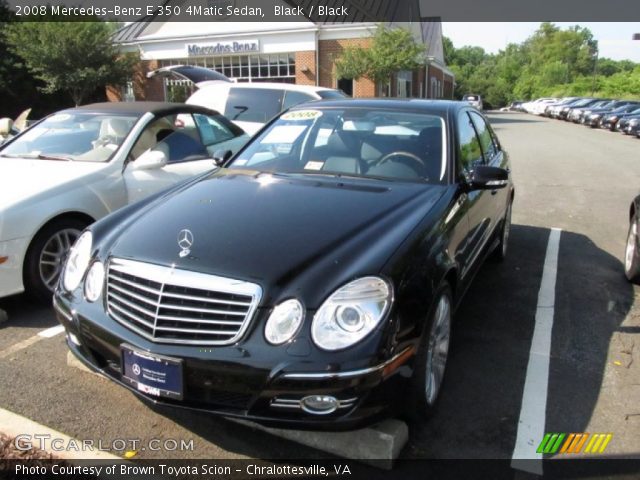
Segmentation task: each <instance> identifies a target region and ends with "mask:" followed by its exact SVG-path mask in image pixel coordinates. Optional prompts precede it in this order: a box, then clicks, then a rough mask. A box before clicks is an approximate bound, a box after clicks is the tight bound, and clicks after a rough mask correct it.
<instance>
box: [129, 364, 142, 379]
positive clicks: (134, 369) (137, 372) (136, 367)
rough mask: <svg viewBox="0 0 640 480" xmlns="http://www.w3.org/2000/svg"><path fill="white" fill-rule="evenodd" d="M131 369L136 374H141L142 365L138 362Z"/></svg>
mask: <svg viewBox="0 0 640 480" xmlns="http://www.w3.org/2000/svg"><path fill="white" fill-rule="evenodd" d="M131 370H133V373H134V374H135V375H136V376H138V375H140V366H139V365H138V364H137V363H134V364H133V366H132V367H131Z"/></svg>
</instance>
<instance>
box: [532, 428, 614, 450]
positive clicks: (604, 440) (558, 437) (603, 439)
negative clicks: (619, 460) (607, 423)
mask: <svg viewBox="0 0 640 480" xmlns="http://www.w3.org/2000/svg"><path fill="white" fill-rule="evenodd" d="M612 438H613V434H611V433H594V434H590V433H569V434H566V433H547V434H545V436H544V438H543V439H542V442H540V445H538V449H537V450H536V452H537V453H545V454H555V453H571V454H574V455H575V454H578V453H580V452H583V451H584V453H592V454H593V453H604V451H605V449H606V448H607V446H608V445H609V442H610V441H611V439H612ZM587 440H588V441H587ZM585 445H586V448H584V450H583V447H585ZM558 450H559V452H558Z"/></svg>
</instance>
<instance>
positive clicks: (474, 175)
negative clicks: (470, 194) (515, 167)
mask: <svg viewBox="0 0 640 480" xmlns="http://www.w3.org/2000/svg"><path fill="white" fill-rule="evenodd" d="M467 183H468V185H469V187H470V188H471V189H472V190H496V189H498V188H504V187H506V186H507V184H508V183H509V172H508V171H507V170H505V169H504V168H500V167H489V166H487V165H478V166H477V167H475V168H474V169H473V171H472V172H471V175H470V176H469V180H468V182H467Z"/></svg>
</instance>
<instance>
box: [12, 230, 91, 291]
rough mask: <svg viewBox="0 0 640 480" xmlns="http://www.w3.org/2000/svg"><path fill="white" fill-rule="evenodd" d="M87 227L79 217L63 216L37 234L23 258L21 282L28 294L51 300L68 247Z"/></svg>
mask: <svg viewBox="0 0 640 480" xmlns="http://www.w3.org/2000/svg"><path fill="white" fill-rule="evenodd" d="M86 227H87V222H83V221H82V220H79V219H75V218H62V219H59V220H56V221H54V222H52V223H50V224H49V225H46V226H45V227H44V228H43V229H42V230H40V231H39V232H38V233H37V234H36V236H35V237H34V239H33V241H32V242H31V245H30V246H29V250H27V255H26V258H25V262H24V272H23V282H24V286H25V290H26V291H27V293H28V294H29V295H31V296H32V297H33V298H35V299H36V300H39V301H42V302H49V301H51V297H52V296H53V291H54V290H55V287H56V285H57V283H58V279H59V278H60V274H61V273H62V268H63V266H64V261H65V260H66V258H67V255H68V253H69V249H70V248H71V246H72V245H73V244H74V242H75V241H76V240H77V239H78V237H79V236H80V234H81V233H82V231H83V230H84V229H85V228H86Z"/></svg>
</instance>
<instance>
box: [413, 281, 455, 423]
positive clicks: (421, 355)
mask: <svg viewBox="0 0 640 480" xmlns="http://www.w3.org/2000/svg"><path fill="white" fill-rule="evenodd" d="M451 305H452V295H451V288H450V287H449V285H448V284H447V283H446V282H445V283H444V284H443V285H442V286H441V287H440V289H438V293H437V294H436V296H435V302H434V305H433V308H432V311H431V313H430V315H429V321H428V323H427V325H426V328H425V331H424V333H423V335H422V339H421V340H420V347H419V349H418V354H417V355H416V359H415V362H416V366H415V368H414V373H413V378H412V380H411V389H410V396H409V399H408V404H407V414H408V416H409V417H410V418H412V419H414V420H426V419H427V418H429V417H431V416H432V415H433V413H434V411H435V408H436V406H437V402H438V399H439V398H440V392H441V391H442V385H443V381H444V374H445V371H446V366H447V360H448V357H449V344H450V340H451V316H452V307H451Z"/></svg>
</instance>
